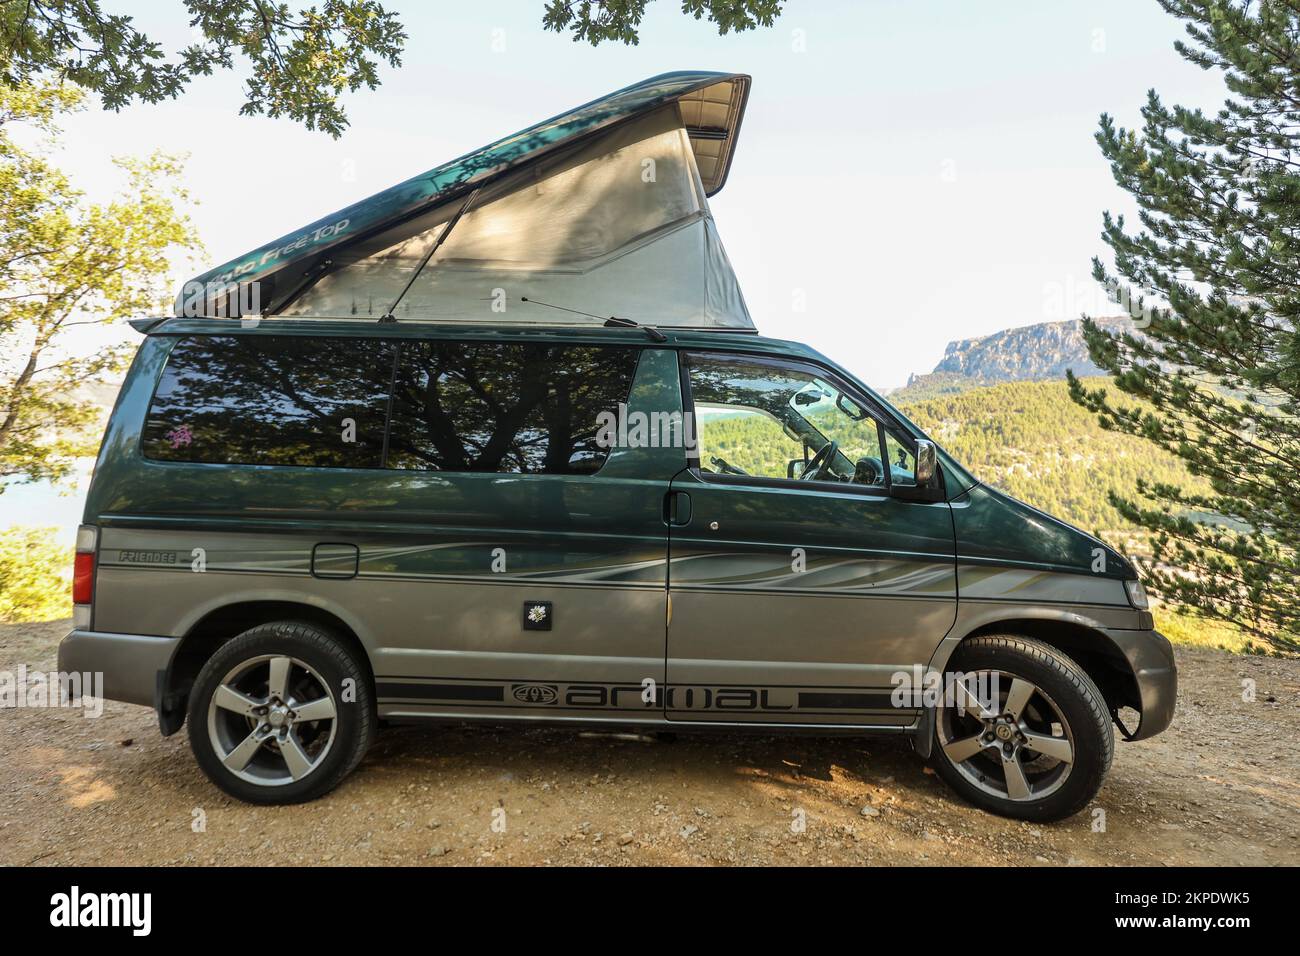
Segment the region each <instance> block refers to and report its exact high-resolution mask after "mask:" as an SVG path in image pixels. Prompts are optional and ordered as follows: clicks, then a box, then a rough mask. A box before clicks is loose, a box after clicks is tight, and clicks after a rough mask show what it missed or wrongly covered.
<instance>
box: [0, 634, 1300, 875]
mask: <svg viewBox="0 0 1300 956" xmlns="http://www.w3.org/2000/svg"><path fill="white" fill-rule="evenodd" d="M68 628H69V622H59V623H54V624H40V625H0V671H9V672H13V671H15V670H16V669H17V667H18V665H19V664H26V665H27V667H28V668H29V669H42V670H52V669H53V668H54V666H55V646H56V644H57V642H58V640H59V638H60V637H61V636H62V635H63V634H64V633H66V632H67V630H68ZM1178 665H1179V673H1180V680H1181V687H1180V691H1179V702H1178V716H1177V718H1176V719H1175V721H1174V725H1173V727H1172V728H1171V729H1170V730H1169V731H1167V732H1166V733H1164V734H1163V735H1161V736H1159V737H1156V738H1154V739H1153V740H1149V741H1145V742H1142V743H1137V744H1124V743H1119V744H1117V746H1116V759H1115V765H1114V767H1113V768H1112V770H1111V774H1110V777H1109V779H1108V780H1107V783H1106V785H1105V787H1104V788H1103V789H1102V791H1101V793H1100V795H1099V796H1098V798H1097V800H1096V801H1095V802H1094V805H1093V806H1092V807H1090V808H1089V809H1088V810H1087V811H1085V812H1083V813H1081V814H1079V815H1078V816H1076V817H1074V818H1072V819H1070V820H1067V821H1065V822H1062V823H1057V824H1051V825H1029V824H1023V823H1017V822H1013V821H1009V820H1003V819H999V818H997V817H993V816H989V815H987V814H984V813H982V812H980V811H978V810H975V809H972V808H971V807H969V806H967V805H965V804H963V803H962V802H961V801H960V800H958V799H957V798H956V797H954V796H953V795H952V794H951V792H950V791H949V790H948V789H947V788H946V787H945V786H944V785H943V784H942V783H941V782H940V781H939V780H938V778H937V777H935V776H934V775H933V774H932V773H929V772H926V769H925V768H924V767H923V766H922V764H921V762H920V761H919V760H918V759H917V758H916V757H915V756H914V755H913V754H912V753H911V751H910V749H909V747H908V745H907V744H906V743H905V742H903V741H901V740H900V741H894V740H886V741H881V740H866V739H853V738H811V737H799V738H772V737H756V736H724V735H709V736H694V735H682V736H680V737H679V738H678V739H677V740H676V741H673V742H654V743H645V742H639V741H634V740H632V741H627V740H618V739H612V738H609V737H601V736H594V737H593V736H584V735H580V734H579V733H578V732H576V731H567V730H527V731H520V730H517V729H514V730H512V729H509V728H507V729H497V728H487V727H472V726H445V727H429V728H394V729H389V730H385V731H381V733H380V736H379V738H378V740H377V742H376V745H375V747H374V749H373V750H372V751H371V752H370V755H369V756H368V757H367V758H366V760H365V762H364V763H363V764H362V765H361V767H360V768H359V769H358V771H357V772H356V773H355V774H353V776H352V777H351V778H349V779H348V780H347V781H345V782H344V784H343V785H342V786H341V787H340V788H339V789H338V790H336V791H335V792H334V793H332V794H330V795H329V796H327V797H325V798H324V799H322V800H318V801H316V802H315V803H311V804H307V805H305V806H298V807H260V808H259V807H250V806H246V805H244V804H240V803H237V802H235V801H234V800H231V799H230V798H228V797H226V796H225V795H223V794H222V793H221V792H220V791H218V790H217V789H215V788H214V787H212V786H211V785H210V784H209V783H208V782H207V780H206V778H204V777H203V775H202V774H201V773H200V771H199V770H198V768H197V766H196V765H195V763H194V761H193V759H192V758H191V756H190V753H189V749H188V744H187V741H186V735H185V733H184V732H182V733H180V734H177V735H176V736H173V737H171V738H168V739H163V738H162V737H160V736H159V735H158V731H157V726H156V723H155V720H154V716H153V713H152V712H151V711H149V710H147V709H145V708H141V707H132V706H128V705H124V704H114V703H111V702H110V703H108V704H107V705H106V708H105V711H104V715H103V716H102V717H101V718H99V719H87V718H86V717H84V716H82V715H81V714H80V713H79V712H75V711H69V710H52V709H27V708H23V709H6V710H0V863H3V864H73V865H76V864H148V865H195V864H204V865H212V864H263V865H264V864H274V863H297V864H379V863H389V864H429V863H442V864H521V863H526V864H542V863H554V864H768V863H773V864H850V865H854V864H877V865H880V864H916V863H937V864H947V863H957V864H1010V865H1027V866H1032V865H1045V864H1054V865H1065V864H1072V865H1078V864H1093V865H1096V864H1100V865H1125V864H1157V865H1159V864H1168V865H1181V864H1193V863H1205V864H1291V865H1296V864H1300V706H1298V705H1300V661H1293V660H1286V661H1283V660H1276V659H1265V658H1258V657H1238V656H1233V655H1229V654H1226V653H1222V652H1218V651H1209V650H1200V649H1189V648H1180V649H1179V651H1178ZM1245 680H1250V681H1253V682H1254V700H1253V702H1247V701H1245V700H1243V681H1245Z"/></svg>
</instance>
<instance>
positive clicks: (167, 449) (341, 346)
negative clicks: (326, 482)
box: [143, 335, 395, 468]
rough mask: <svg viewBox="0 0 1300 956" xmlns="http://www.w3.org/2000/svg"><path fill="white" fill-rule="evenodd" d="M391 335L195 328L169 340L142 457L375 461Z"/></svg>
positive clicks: (340, 463)
mask: <svg viewBox="0 0 1300 956" xmlns="http://www.w3.org/2000/svg"><path fill="white" fill-rule="evenodd" d="M394 348H395V346H394V344H393V343H391V342H385V341H381V340H378V339H355V338H346V339H344V338H339V339H312V338H304V337H299V336H260V335H259V336H235V335H230V336H225V335H214V336H199V337H194V338H188V339H182V340H181V341H179V342H177V343H176V345H175V346H174V347H173V348H172V351H171V354H170V356H169V357H168V359H167V367H166V368H165V369H164V370H163V374H162V378H161V380H160V381H159V383H158V389H157V391H156V392H155V393H154V398H153V403H152V404H151V405H150V407H149V415H148V417H147V419H146V421H145V427H144V437H143V447H144V453H145V455H146V457H149V458H156V459H163V460H166V461H196V462H218V463H225V464H236V463H239V464H256V465H306V466H316V467H335V468H377V467H379V465H380V464H381V458H382V455H383V446H384V418H385V414H386V412H387V406H388V388H389V382H390V380H391V376H392V370H393V349H394Z"/></svg>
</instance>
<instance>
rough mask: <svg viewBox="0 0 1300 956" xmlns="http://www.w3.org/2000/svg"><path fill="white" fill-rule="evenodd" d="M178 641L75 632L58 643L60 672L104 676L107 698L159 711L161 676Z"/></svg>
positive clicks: (164, 672)
mask: <svg viewBox="0 0 1300 956" xmlns="http://www.w3.org/2000/svg"><path fill="white" fill-rule="evenodd" d="M180 642H181V639H180V638H179V637H149V636H147V635H142V634H109V633H105V632H102V631H82V630H74V631H72V632H71V633H70V634H68V636H67V637H65V638H64V639H63V640H62V641H61V642H60V643H59V671H60V672H62V673H72V672H74V671H75V672H77V673H92V674H102V675H103V685H102V686H103V688H104V697H105V698H106V699H108V700H121V701H125V702H126V703H128V704H144V705H145V706H147V707H154V708H155V709H156V707H157V703H156V701H155V699H154V698H155V695H156V693H157V688H158V687H159V686H160V683H161V682H160V680H159V674H166V672H167V666H168V664H170V663H171V659H172V654H174V653H175V652H176V648H177V646H178V645H179V644H180Z"/></svg>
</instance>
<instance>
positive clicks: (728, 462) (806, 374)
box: [687, 353, 902, 491]
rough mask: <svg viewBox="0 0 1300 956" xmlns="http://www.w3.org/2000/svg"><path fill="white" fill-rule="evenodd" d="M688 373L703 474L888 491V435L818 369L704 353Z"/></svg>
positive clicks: (693, 360)
mask: <svg viewBox="0 0 1300 956" xmlns="http://www.w3.org/2000/svg"><path fill="white" fill-rule="evenodd" d="M687 368H688V377H689V381H690V386H691V396H692V399H693V401H694V410H695V434H696V438H697V442H698V445H697V449H698V453H699V460H700V472H701V473H702V474H704V475H706V476H707V475H710V474H713V475H740V476H749V477H754V478H766V479H776V480H781V481H793V482H797V481H824V482H835V483H839V484H845V485H855V486H858V487H863V488H872V489H878V490H880V491H884V490H885V489H886V487H887V484H886V475H885V467H884V465H883V464H882V462H883V461H884V460H885V459H884V458H883V456H882V454H881V438H882V434H883V429H882V428H881V427H880V425H879V423H878V422H877V421H876V419H875V418H873V417H872V416H871V415H870V414H869V413H868V412H867V410H866V409H865V408H864V407H863V406H861V405H860V404H858V403H857V402H856V401H854V400H853V398H852V397H850V396H849V395H846V394H844V393H843V392H841V391H840V390H839V389H838V388H836V387H835V386H834V385H832V384H831V383H830V382H829V381H827V380H826V379H823V378H821V377H819V376H818V375H817V374H816V373H815V372H814V371H813V370H811V369H803V368H799V367H796V366H789V365H783V364H781V363H778V362H767V361H762V360H756V359H746V358H735V357H729V356H717V355H703V354H698V353H697V354H692V355H689V356H687ZM894 444H895V445H897V444H898V443H897V442H895V443H894ZM900 449H902V446H901V445H899V446H898V448H897V449H891V450H893V451H894V453H895V454H897V453H898V451H899V450H900Z"/></svg>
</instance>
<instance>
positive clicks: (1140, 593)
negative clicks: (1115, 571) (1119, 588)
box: [1124, 580, 1151, 611]
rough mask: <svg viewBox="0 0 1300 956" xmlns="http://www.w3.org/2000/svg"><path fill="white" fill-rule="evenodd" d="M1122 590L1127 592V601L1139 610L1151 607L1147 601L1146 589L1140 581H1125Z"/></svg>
mask: <svg viewBox="0 0 1300 956" xmlns="http://www.w3.org/2000/svg"><path fill="white" fill-rule="evenodd" d="M1124 590H1125V591H1127V592H1128V603H1129V604H1132V605H1133V606H1134V607H1135V608H1137V609H1138V610H1139V611H1145V610H1147V609H1148V608H1149V607H1151V604H1150V602H1148V601H1147V589H1146V588H1144V587H1143V586H1142V582H1141V581H1137V580H1133V581H1125V582H1124Z"/></svg>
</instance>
